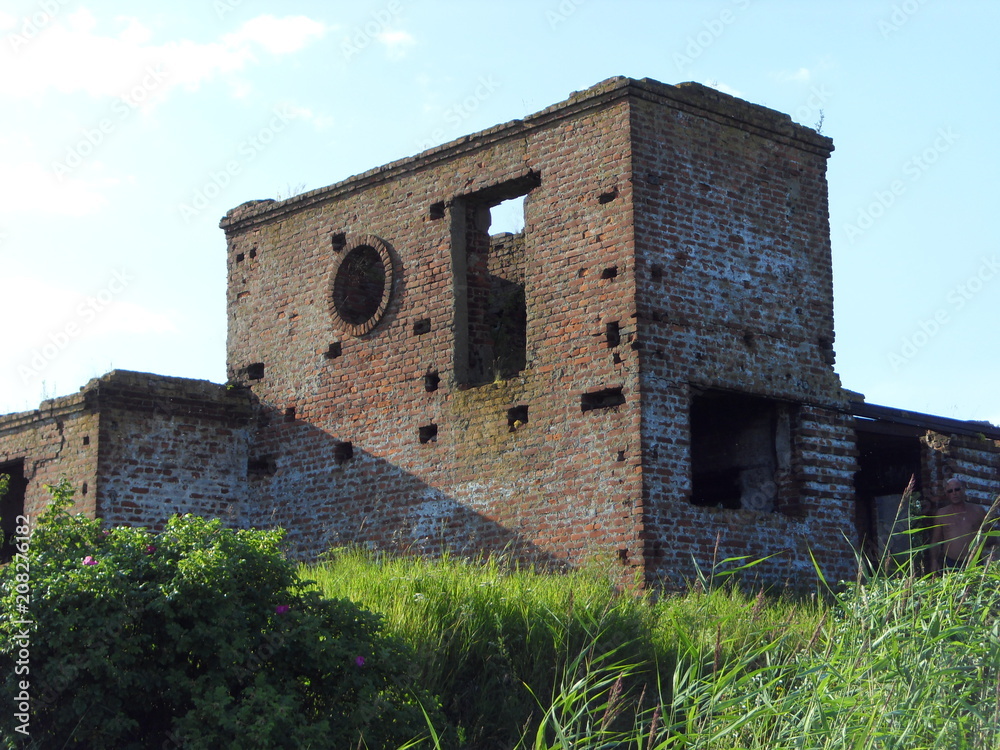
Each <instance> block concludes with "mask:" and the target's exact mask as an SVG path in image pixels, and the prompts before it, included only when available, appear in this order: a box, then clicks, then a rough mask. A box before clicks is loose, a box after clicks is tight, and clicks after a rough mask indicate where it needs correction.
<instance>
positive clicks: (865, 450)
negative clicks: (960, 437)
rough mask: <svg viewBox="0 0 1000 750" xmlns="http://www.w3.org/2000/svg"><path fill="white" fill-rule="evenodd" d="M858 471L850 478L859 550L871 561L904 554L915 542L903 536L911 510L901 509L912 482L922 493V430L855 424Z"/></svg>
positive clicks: (873, 424)
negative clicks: (911, 480)
mask: <svg viewBox="0 0 1000 750" xmlns="http://www.w3.org/2000/svg"><path fill="white" fill-rule="evenodd" d="M856 424H857V432H856V435H857V447H858V469H859V470H858V472H857V473H856V474H855V475H854V490H855V497H856V505H855V525H856V529H857V533H858V537H857V539H858V542H859V546H860V548H861V551H862V552H863V553H864V554H865V556H866V557H867V558H868V559H869V560H870V561H872V562H876V561H878V560H882V559H883V558H884V556H885V555H886V553H888V554H890V555H894V556H895V555H905V553H906V552H907V551H908V549H909V545H910V543H911V542H913V541H914V540H913V539H912V537H909V536H908V535H907V534H906V533H905V532H906V530H907V528H908V526H909V523H910V518H909V508H907V507H905V506H902V507H901V506H900V501H901V500H902V497H903V493H904V491H905V490H906V486H907V485H908V484H909V482H910V478H911V477H913V478H914V485H915V486H914V489H915V490H916V491H917V492H920V491H921V489H922V488H921V460H920V436H921V435H922V434H923V430H921V429H919V428H908V427H904V426H897V425H883V424H879V423H877V422H866V421H863V420H857V422H856Z"/></svg>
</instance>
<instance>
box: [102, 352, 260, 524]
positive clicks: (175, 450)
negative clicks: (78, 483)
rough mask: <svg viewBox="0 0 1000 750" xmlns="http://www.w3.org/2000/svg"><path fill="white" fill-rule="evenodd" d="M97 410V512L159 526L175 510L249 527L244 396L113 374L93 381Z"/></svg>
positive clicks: (179, 381)
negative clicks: (246, 505) (246, 498)
mask: <svg viewBox="0 0 1000 750" xmlns="http://www.w3.org/2000/svg"><path fill="white" fill-rule="evenodd" d="M92 393H93V398H94V400H95V402H96V404H97V405H98V408H99V409H100V442H101V451H100V461H99V465H98V484H97V487H98V497H97V502H98V514H99V515H100V516H101V517H102V518H103V519H105V520H106V521H107V522H108V523H109V524H112V525H117V524H126V525H132V526H147V527H151V528H162V526H163V524H164V523H165V522H166V520H167V519H168V518H169V517H170V516H172V515H174V514H177V513H194V514H196V515H201V516H206V517H211V518H223V519H225V520H226V521H227V522H228V523H230V524H232V525H242V524H243V523H245V521H246V518H245V509H244V504H243V500H244V498H245V496H246V473H247V452H248V448H247V445H248V442H249V418H250V407H249V402H248V399H247V394H246V393H244V392H242V391H239V390H235V389H234V390H228V389H226V387H225V386H221V385H216V384H214V383H208V382H205V381H197V380H188V379H185V378H168V377H164V376H161V375H150V374H147V373H137V372H126V371H120V370H119V371H115V372H112V373H109V374H108V375H105V376H104V377H102V378H101V379H100V380H99V381H96V382H95V383H93V388H92Z"/></svg>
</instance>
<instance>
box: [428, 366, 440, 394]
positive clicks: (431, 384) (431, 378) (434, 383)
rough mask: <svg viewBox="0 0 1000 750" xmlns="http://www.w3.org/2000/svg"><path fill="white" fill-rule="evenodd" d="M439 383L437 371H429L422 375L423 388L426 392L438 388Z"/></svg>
mask: <svg viewBox="0 0 1000 750" xmlns="http://www.w3.org/2000/svg"><path fill="white" fill-rule="evenodd" d="M440 383H441V376H440V375H438V373H437V371H436V370H435V371H431V372H428V373H426V374H425V375H424V390H425V391H427V392H428V393H433V392H434V391H436V390H437V389H438V385H439V384H440Z"/></svg>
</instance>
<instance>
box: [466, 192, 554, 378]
mask: <svg viewBox="0 0 1000 750" xmlns="http://www.w3.org/2000/svg"><path fill="white" fill-rule="evenodd" d="M538 184H539V178H538V175H537V174H534V173H531V174H528V175H526V176H525V177H522V178H518V179H516V180H511V181H510V182H505V183H503V184H501V185H497V186H494V187H492V188H489V189H487V190H483V191H480V192H478V193H473V194H472V195H468V196H462V197H461V198H456V199H455V200H454V201H453V202H452V209H451V210H452V261H453V268H454V274H455V319H456V320H455V322H456V326H455V329H456V336H455V372H456V376H457V377H458V380H459V382H460V383H464V384H466V385H479V384H482V383H490V382H493V381H496V380H506V379H509V378H512V377H514V376H515V375H517V374H518V373H519V372H521V371H522V370H524V369H525V367H527V323H528V315H527V300H526V297H525V278H526V275H527V268H526V260H525V259H526V254H525V232H524V227H525V214H526V212H527V210H528V205H529V202H530V192H531V190H532V189H534V188H535V187H537V186H538Z"/></svg>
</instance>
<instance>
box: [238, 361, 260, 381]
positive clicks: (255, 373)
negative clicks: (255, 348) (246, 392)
mask: <svg viewBox="0 0 1000 750" xmlns="http://www.w3.org/2000/svg"><path fill="white" fill-rule="evenodd" d="M243 372H244V374H245V375H246V378H247V380H263V379H264V363H263V362H254V363H253V364H251V365H247V366H246V367H244V368H243Z"/></svg>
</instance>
